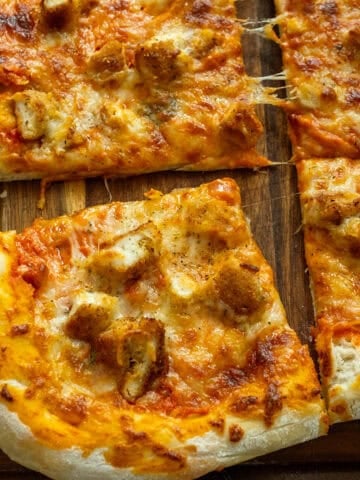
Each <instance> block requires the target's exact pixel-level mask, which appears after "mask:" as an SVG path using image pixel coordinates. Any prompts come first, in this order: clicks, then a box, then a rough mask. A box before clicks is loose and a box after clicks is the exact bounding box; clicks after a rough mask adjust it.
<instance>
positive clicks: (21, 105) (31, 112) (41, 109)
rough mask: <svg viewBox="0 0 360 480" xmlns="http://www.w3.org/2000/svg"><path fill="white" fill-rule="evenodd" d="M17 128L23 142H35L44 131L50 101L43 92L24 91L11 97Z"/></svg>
mask: <svg viewBox="0 0 360 480" xmlns="http://www.w3.org/2000/svg"><path fill="white" fill-rule="evenodd" d="M13 100H14V102H15V117H16V122H17V128H18V130H19V132H20V135H21V136H22V137H23V139H24V140H37V139H39V138H40V137H42V136H43V135H44V133H45V131H46V127H47V121H48V111H49V109H50V106H51V99H50V97H49V95H48V94H46V93H44V92H37V91H36V90H25V91H23V92H18V93H16V94H15V95H14V96H13Z"/></svg>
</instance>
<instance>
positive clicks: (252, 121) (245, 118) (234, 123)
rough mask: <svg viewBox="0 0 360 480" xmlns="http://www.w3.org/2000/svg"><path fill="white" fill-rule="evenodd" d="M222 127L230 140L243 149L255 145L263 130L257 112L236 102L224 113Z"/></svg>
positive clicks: (223, 132)
mask: <svg viewBox="0 0 360 480" xmlns="http://www.w3.org/2000/svg"><path fill="white" fill-rule="evenodd" d="M221 129H222V134H223V135H224V136H225V137H226V138H227V139H228V140H229V141H230V142H232V143H235V144H236V145H238V146H239V147H240V148H242V149H248V148H251V147H254V146H255V145H256V143H257V141H258V139H259V137H260V135H261V133H262V131H263V127H262V125H261V122H260V121H259V120H258V118H257V116H256V114H255V112H253V111H252V110H251V109H250V108H249V107H248V108H246V107H245V108H244V106H239V105H236V104H235V105H234V106H233V107H231V108H230V109H229V110H228V112H226V114H225V115H224V118H223V121H222V127H221Z"/></svg>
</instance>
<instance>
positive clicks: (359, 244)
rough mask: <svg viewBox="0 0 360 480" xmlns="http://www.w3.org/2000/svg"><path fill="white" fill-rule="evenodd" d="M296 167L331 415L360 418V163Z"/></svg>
mask: <svg viewBox="0 0 360 480" xmlns="http://www.w3.org/2000/svg"><path fill="white" fill-rule="evenodd" d="M297 168H298V175H299V189H300V192H301V203H302V210H303V222H304V233H305V250H306V260H307V264H308V266H309V272H310V277H311V285H312V290H313V295H314V306H315V312H316V320H317V328H316V331H315V334H316V346H317V350H318V353H319V359H320V366H321V373H322V379H323V384H324V386H325V389H326V393H327V397H328V404H329V412H330V418H331V420H332V421H333V422H335V421H341V420H349V419H354V418H360V367H359V365H360V363H359V358H360V329H359V312H360V260H359V258H360V257H359V253H360V163H359V160H350V159H345V158H337V159H333V160H332V161H330V160H327V159H317V160H304V161H302V162H298V164H297Z"/></svg>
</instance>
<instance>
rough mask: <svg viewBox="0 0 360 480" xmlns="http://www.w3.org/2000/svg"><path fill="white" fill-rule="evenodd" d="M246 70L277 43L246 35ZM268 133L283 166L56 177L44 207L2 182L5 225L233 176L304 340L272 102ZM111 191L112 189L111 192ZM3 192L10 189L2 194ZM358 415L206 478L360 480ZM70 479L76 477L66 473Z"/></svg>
mask: <svg viewBox="0 0 360 480" xmlns="http://www.w3.org/2000/svg"><path fill="white" fill-rule="evenodd" d="M239 13H240V16H241V17H242V18H251V19H253V18H258V19H259V18H270V17H272V16H274V9H273V5H272V1H271V0H240V2H239ZM243 43H244V52H245V58H246V64H247V69H248V72H249V73H250V74H251V75H254V76H262V75H268V74H271V73H276V72H279V71H281V68H282V67H281V55H280V52H279V50H278V47H277V46H276V45H274V44H273V43H271V42H270V41H268V40H265V39H263V38H261V36H260V35H258V34H256V33H247V34H245V36H244V38H243ZM259 114H260V116H261V117H262V119H263V122H264V125H265V128H266V136H265V137H264V139H263V142H262V143H261V144H260V145H259V149H260V150H261V151H262V152H263V153H265V154H266V155H268V156H269V157H270V158H271V159H272V160H273V161H275V162H279V163H280V164H279V165H276V166H272V167H270V168H267V169H264V170H261V171H257V172H254V171H248V170H241V171H236V172H235V171H232V172H228V171H226V172H215V173H192V174H189V173H175V172H168V173H155V174H151V175H144V176H139V177H133V178H129V179H120V180H109V181H108V188H106V185H105V183H104V181H103V180H101V179H92V180H88V181H86V182H85V181H76V182H66V183H61V182H60V183H56V184H53V185H52V186H50V187H49V189H48V191H47V194H46V206H45V208H44V210H43V211H40V210H38V209H37V207H36V203H37V200H38V198H39V193H40V188H39V183H38V182H14V183H12V184H2V185H1V186H0V193H3V195H0V216H1V217H0V218H1V229H2V230H8V229H16V230H21V229H23V228H24V227H26V226H27V225H29V224H30V223H31V222H32V221H33V220H34V218H36V217H37V216H40V215H42V216H44V217H47V218H49V217H53V216H57V215H62V214H65V213H71V212H73V211H75V210H79V209H81V208H83V207H85V206H90V205H95V204H98V203H104V202H108V201H109V200H111V199H112V200H135V199H141V198H142V196H143V193H144V192H146V191H147V190H148V189H150V188H156V189H160V190H163V191H164V192H166V191H169V190H171V189H172V188H175V187H186V186H196V185H199V184H200V183H202V182H205V181H209V180H212V179H214V178H218V177H222V176H232V177H233V178H235V180H236V181H237V182H238V183H239V185H240V187H241V191H242V202H243V208H244V210H245V212H246V214H247V216H248V218H249V219H250V221H251V226H252V231H253V233H254V236H255V238H256V240H257V241H258V243H259V245H260V247H261V248H262V250H263V252H264V255H265V257H266V258H267V260H268V261H269V263H270V264H271V266H272V267H273V269H274V272H275V279H276V283H277V287H278V289H279V291H280V294H281V298H282V300H283V303H284V306H285V309H286V311H287V314H288V319H289V323H290V325H291V326H292V327H293V328H295V329H296V331H297V332H298V334H299V336H300V338H301V339H302V341H303V342H305V343H309V345H310V348H311V350H312V351H313V348H312V344H311V340H310V328H311V325H312V323H313V312H312V306H311V298H310V293H309V289H308V278H307V274H306V266H305V263H304V251H303V239H302V232H301V216H300V207H299V200H298V195H297V193H296V172H295V168H294V166H293V165H291V164H290V163H288V160H289V158H290V155H291V149H290V145H289V141H288V138H287V133H286V119H285V117H284V115H283V113H282V112H281V111H280V110H279V109H277V108H274V107H269V106H259ZM109 192H110V193H109ZM4 195H6V197H5V198H2V197H4ZM359 445H360V422H351V423H347V424H342V425H336V426H334V427H332V429H331V431H330V433H329V435H328V436H326V437H322V438H320V439H317V440H314V441H311V442H307V443H306V444H302V445H299V446H296V447H292V448H288V449H286V450H282V451H279V452H276V453H273V454H271V455H267V456H266V457H261V458H259V459H256V460H253V461H251V462H248V463H246V464H243V465H239V466H236V467H233V468H230V469H226V470H224V471H223V472H219V473H212V474H209V475H207V476H206V477H205V478H206V480H220V479H222V480H235V479H240V478H244V479H253V480H256V479H264V478H266V479H269V480H272V479H274V480H275V479H276V480H285V479H286V480H315V479H316V480H322V479H324V480H325V479H328V480H333V479H334V480H335V479H338V478H341V479H343V480H355V479H360V455H359ZM0 478H1V479H7V480H25V479H26V480H40V479H44V477H43V476H41V475H39V474H36V473H33V472H30V471H28V470H26V469H25V468H23V467H20V466H18V465H17V464H15V463H13V462H11V461H10V460H9V459H8V458H7V457H6V456H5V455H4V454H1V452H0ZM69 480H71V478H69Z"/></svg>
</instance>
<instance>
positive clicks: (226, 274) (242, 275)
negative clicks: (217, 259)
mask: <svg viewBox="0 0 360 480" xmlns="http://www.w3.org/2000/svg"><path fill="white" fill-rule="evenodd" d="M259 272H260V271H259V268H258V267H256V266H255V265H252V264H248V263H241V262H240V261H237V259H236V258H228V259H227V260H226V261H225V262H224V264H223V265H222V268H221V269H220V271H219V272H218V274H217V275H216V277H215V289H216V291H217V293H218V296H219V297H220V299H221V300H222V301H223V302H224V303H226V304H227V305H229V307H231V308H232V309H233V310H234V312H235V313H236V314H237V315H251V314H252V313H254V312H255V311H256V310H258V309H259V308H261V306H263V305H264V304H265V303H266V302H267V300H268V299H269V294H268V291H267V290H266V287H265V285H263V284H262V282H261V278H260V274H259Z"/></svg>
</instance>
